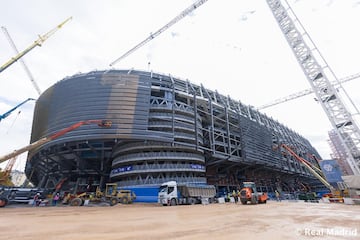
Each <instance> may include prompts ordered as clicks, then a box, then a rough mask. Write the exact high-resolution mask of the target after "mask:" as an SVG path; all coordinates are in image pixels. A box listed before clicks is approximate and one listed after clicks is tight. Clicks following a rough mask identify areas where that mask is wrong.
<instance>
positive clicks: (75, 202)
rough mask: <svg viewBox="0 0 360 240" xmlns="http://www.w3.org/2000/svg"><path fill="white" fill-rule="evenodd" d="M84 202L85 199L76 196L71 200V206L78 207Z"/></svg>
mask: <svg viewBox="0 0 360 240" xmlns="http://www.w3.org/2000/svg"><path fill="white" fill-rule="evenodd" d="M82 203H83V201H82V200H81V198H74V199H73V200H71V202H70V206H75V207H78V206H81V205H82Z"/></svg>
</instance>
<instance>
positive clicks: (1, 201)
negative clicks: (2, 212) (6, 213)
mask: <svg viewBox="0 0 360 240" xmlns="http://www.w3.org/2000/svg"><path fill="white" fill-rule="evenodd" d="M7 203H8V200H7V199H6V198H4V197H0V207H5V206H6V204H7Z"/></svg>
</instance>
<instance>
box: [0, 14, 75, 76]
mask: <svg viewBox="0 0 360 240" xmlns="http://www.w3.org/2000/svg"><path fill="white" fill-rule="evenodd" d="M71 19H72V17H69V18H68V19H66V20H65V21H63V22H62V23H60V24H59V25H57V26H56V27H55V28H54V29H52V30H50V31H49V32H47V33H45V34H44V35H42V36H40V35H39V38H38V39H37V40H36V41H35V42H34V43H33V44H31V45H30V46H29V47H28V48H26V49H25V50H24V51H22V52H20V53H18V54H17V55H16V56H14V57H12V58H11V59H10V60H9V61H7V62H6V63H5V64H4V65H2V66H1V67H0V73H1V72H2V71H4V70H5V69H7V68H8V67H10V66H11V65H12V64H13V63H15V62H16V61H17V60H19V59H20V58H21V57H23V56H24V55H25V54H27V53H28V52H30V51H31V50H32V49H34V48H35V47H36V46H39V47H41V45H42V44H43V43H44V42H45V41H46V40H47V39H48V38H49V37H50V36H51V35H53V34H54V33H55V32H56V31H57V30H59V29H60V28H61V27H62V26H63V25H64V24H65V23H67V22H68V21H70V20H71Z"/></svg>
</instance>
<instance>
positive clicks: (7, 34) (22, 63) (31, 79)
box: [1, 27, 41, 95]
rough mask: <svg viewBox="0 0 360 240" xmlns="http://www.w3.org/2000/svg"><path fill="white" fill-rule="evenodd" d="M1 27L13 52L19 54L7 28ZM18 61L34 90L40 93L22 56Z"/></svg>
mask: <svg viewBox="0 0 360 240" xmlns="http://www.w3.org/2000/svg"><path fill="white" fill-rule="evenodd" d="M1 28H2V30H3V32H4V34H5V36H6V37H7V39H8V41H9V43H10V45H11V46H12V48H13V49H14V52H15V54H20V52H19V50H18V49H17V47H16V45H15V43H14V41H13V40H12V38H11V36H10V34H9V32H8V30H7V29H6V27H1ZM19 61H20V63H21V65H22V66H23V68H24V70H25V72H26V74H27V75H28V76H29V78H30V81H31V83H32V84H33V86H34V88H35V90H36V91H37V93H38V94H39V95H41V90H40V88H39V86H38V84H37V83H36V82H35V80H34V77H33V75H32V74H31V72H30V70H29V68H28V67H27V65H26V64H25V61H24V59H23V58H20V59H19Z"/></svg>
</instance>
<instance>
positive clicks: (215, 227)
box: [0, 201, 360, 240]
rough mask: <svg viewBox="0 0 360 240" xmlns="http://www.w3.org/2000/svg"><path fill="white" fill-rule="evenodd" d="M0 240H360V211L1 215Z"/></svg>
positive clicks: (61, 209)
mask: <svg viewBox="0 0 360 240" xmlns="http://www.w3.org/2000/svg"><path fill="white" fill-rule="evenodd" d="M0 223H1V224H0V239H21V240H27V239H44V240H47V239H76V240H80V239H86V240H90V239H97V240H99V239H143V240H144V239H167V240H168V239H197V240H198V239H324V240H325V239H326V240H327V239H337V240H338V239H360V205H345V204H340V203H331V204H329V203H304V202H288V201H282V202H274V201H269V202H268V203H267V204H259V205H246V206H245V205H241V204H234V203H224V204H209V205H186V206H174V207H163V206H160V205H157V204H140V203H134V204H131V205H122V204H118V205H116V206H113V207H110V206H82V207H70V206H56V207H31V206H26V205H21V206H20V207H19V206H15V205H8V206H6V207H5V208H2V209H0Z"/></svg>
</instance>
